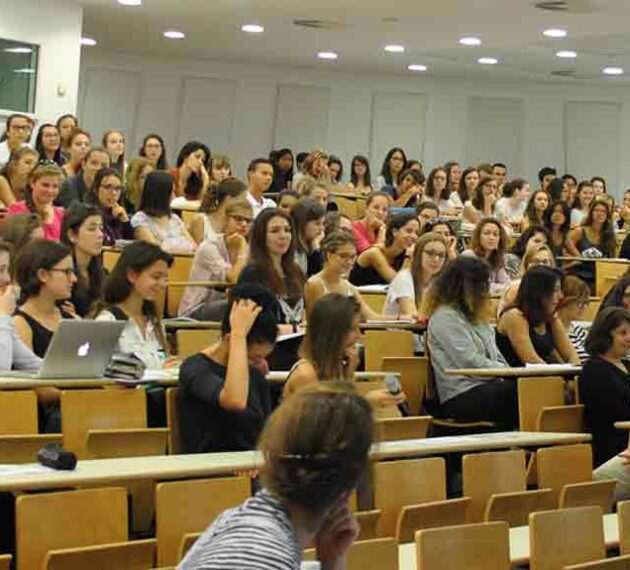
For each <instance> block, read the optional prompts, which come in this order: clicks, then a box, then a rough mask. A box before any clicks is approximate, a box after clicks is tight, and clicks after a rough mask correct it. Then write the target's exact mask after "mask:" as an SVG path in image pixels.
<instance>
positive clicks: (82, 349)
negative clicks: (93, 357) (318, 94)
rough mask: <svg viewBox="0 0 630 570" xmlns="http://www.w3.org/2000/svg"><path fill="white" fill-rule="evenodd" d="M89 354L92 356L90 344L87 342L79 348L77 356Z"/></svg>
mask: <svg viewBox="0 0 630 570" xmlns="http://www.w3.org/2000/svg"><path fill="white" fill-rule="evenodd" d="M88 354H90V343H89V342H86V343H85V344H82V345H80V346H79V348H78V350H77V356H81V357H83V356H87V355H88Z"/></svg>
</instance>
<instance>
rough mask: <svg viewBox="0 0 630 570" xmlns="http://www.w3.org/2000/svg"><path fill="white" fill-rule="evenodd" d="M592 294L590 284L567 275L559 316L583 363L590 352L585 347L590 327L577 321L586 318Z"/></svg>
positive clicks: (563, 284) (564, 281) (564, 280)
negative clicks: (585, 314)
mask: <svg viewBox="0 0 630 570" xmlns="http://www.w3.org/2000/svg"><path fill="white" fill-rule="evenodd" d="M590 294H591V292H590V290H589V288H588V285H587V284H586V283H584V281H582V280H581V279H580V278H579V277H574V276H573V275H567V276H566V277H565V278H564V279H563V280H562V299H561V300H560V304H559V305H558V318H559V319H560V321H561V322H562V325H563V326H564V329H565V330H566V331H567V334H568V335H569V340H570V341H571V344H573V348H575V351H576V352H577V354H578V356H579V357H580V362H581V363H582V364H584V363H585V362H586V361H587V360H588V352H586V348H585V347H584V343H585V341H586V337H587V335H588V328H586V327H583V326H582V325H579V324H577V323H579V321H581V320H582V319H583V318H584V313H585V311H586V309H587V308H588V304H589V300H590Z"/></svg>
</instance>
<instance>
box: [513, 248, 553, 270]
mask: <svg viewBox="0 0 630 570" xmlns="http://www.w3.org/2000/svg"><path fill="white" fill-rule="evenodd" d="M541 251H546V252H547V253H548V254H549V257H551V266H552V267H555V266H556V258H555V257H554V256H553V251H551V248H550V247H549V246H548V245H545V244H541V245H536V246H533V247H528V248H527V249H526V250H525V254H524V255H523V259H522V260H521V268H520V273H521V276H523V275H525V272H526V271H527V270H528V269H529V266H530V265H531V262H532V259H533V257H534V256H535V255H536V254H538V253H540V252H541Z"/></svg>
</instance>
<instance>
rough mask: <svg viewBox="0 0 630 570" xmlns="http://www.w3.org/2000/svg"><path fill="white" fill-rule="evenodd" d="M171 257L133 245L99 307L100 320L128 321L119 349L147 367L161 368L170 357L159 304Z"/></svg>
mask: <svg viewBox="0 0 630 570" xmlns="http://www.w3.org/2000/svg"><path fill="white" fill-rule="evenodd" d="M172 263H173V258H172V256H171V255H170V254H168V253H166V252H165V251H162V250H161V249H160V247H159V246H157V245H155V244H152V243H146V242H143V241H138V242H134V243H132V244H130V245H128V246H127V247H125V249H124V250H123V252H122V254H121V256H120V257H119V258H118V261H117V262H116V265H115V266H114V269H113V270H112V272H111V273H110V274H109V276H108V277H107V279H106V281H105V286H104V288H103V301H102V302H101V303H99V304H98V305H97V307H96V310H95V314H96V320H97V321H127V325H126V326H125V328H124V329H123V332H122V334H121V335H120V340H119V341H118V350H119V351H120V352H124V353H131V354H134V355H135V356H137V357H138V358H139V359H140V360H142V361H143V362H144V364H145V365H146V367H147V368H150V369H156V368H161V367H162V366H163V364H165V362H164V359H165V356H166V354H167V349H166V340H165V338H164V331H163V330H162V321H161V319H160V315H159V311H158V308H157V302H158V300H159V298H160V296H161V295H162V294H163V293H164V291H165V289H166V282H167V278H168V268H169V267H170V266H171V264H172Z"/></svg>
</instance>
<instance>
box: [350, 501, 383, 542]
mask: <svg viewBox="0 0 630 570" xmlns="http://www.w3.org/2000/svg"><path fill="white" fill-rule="evenodd" d="M354 518H355V519H356V520H357V522H358V523H359V526H360V527H361V529H360V530H359V536H358V537H357V540H372V539H374V538H378V521H379V519H380V518H381V511H380V510H378V509H374V510H372V511H359V512H356V513H354Z"/></svg>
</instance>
